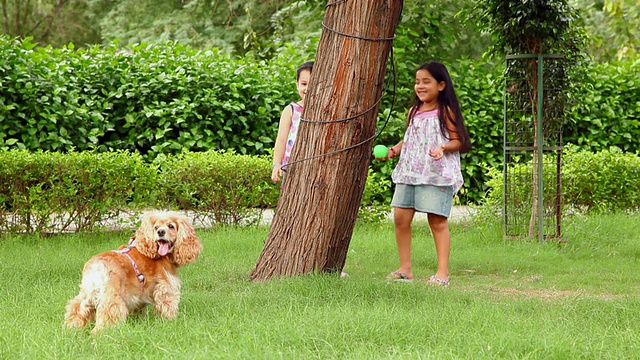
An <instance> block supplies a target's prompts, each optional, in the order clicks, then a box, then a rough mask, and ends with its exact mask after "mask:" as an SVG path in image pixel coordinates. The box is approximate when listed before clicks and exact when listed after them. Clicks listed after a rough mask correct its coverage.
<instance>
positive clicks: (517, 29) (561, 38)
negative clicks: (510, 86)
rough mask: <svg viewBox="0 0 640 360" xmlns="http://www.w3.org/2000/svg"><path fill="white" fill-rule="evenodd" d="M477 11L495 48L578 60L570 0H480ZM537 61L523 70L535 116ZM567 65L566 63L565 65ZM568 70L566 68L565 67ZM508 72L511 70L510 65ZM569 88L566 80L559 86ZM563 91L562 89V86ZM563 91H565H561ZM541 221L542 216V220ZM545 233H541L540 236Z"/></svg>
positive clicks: (535, 188) (534, 197) (534, 200)
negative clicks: (555, 55) (559, 54)
mask: <svg viewBox="0 0 640 360" xmlns="http://www.w3.org/2000/svg"><path fill="white" fill-rule="evenodd" d="M478 5H480V6H477V7H476V10H475V14H476V18H477V20H478V22H479V26H484V28H485V29H486V30H487V31H489V32H490V33H491V34H492V37H493V40H494V41H495V44H494V47H493V51H494V52H497V51H500V52H501V53H502V52H506V53H511V54H545V53H546V54H549V53H561V54H562V55H564V56H566V58H567V59H569V61H571V60H575V59H576V55H577V54H579V51H580V48H581V46H580V45H581V44H582V36H581V33H580V32H579V31H578V30H576V29H575V28H574V27H573V23H574V22H575V21H576V19H577V18H578V14H577V12H576V10H574V9H573V8H572V7H571V6H570V5H569V4H568V1H567V0H478ZM538 61H542V59H540V58H537V59H536V58H531V59H528V60H526V61H525V62H524V68H523V69H514V70H515V71H523V72H524V74H525V75H524V76H525V81H526V84H525V86H526V89H524V90H525V91H528V100H529V104H530V107H529V108H530V109H531V115H532V119H536V118H537V114H538V111H539V103H538V96H539V95H538V88H539V85H538V76H539V74H538ZM566 65H568V64H565V66H566ZM565 69H566V67H565ZM506 71H507V72H509V71H511V69H510V68H509V67H507V69H506ZM559 86H560V87H565V88H566V87H567V85H566V82H565V83H563V84H560V85H559ZM559 90H561V89H559ZM561 93H562V91H561ZM533 124H534V128H533V134H534V139H533V144H541V141H540V140H542V139H539V131H538V126H540V125H539V124H538V122H537V121H533ZM539 151H542V149H540V148H539V147H538V146H534V147H533V164H532V165H533V173H532V187H531V190H532V191H531V217H530V221H529V236H533V235H534V232H535V220H536V217H535V213H536V209H537V208H538V202H539V201H542V199H539V198H538V197H539V195H538V194H539V186H540V184H539V183H538V181H539V180H538V178H539V177H538V173H537V172H538V167H539V164H538V163H537V161H538V159H539ZM539 220H540V221H542V219H539ZM541 236H542V235H541Z"/></svg>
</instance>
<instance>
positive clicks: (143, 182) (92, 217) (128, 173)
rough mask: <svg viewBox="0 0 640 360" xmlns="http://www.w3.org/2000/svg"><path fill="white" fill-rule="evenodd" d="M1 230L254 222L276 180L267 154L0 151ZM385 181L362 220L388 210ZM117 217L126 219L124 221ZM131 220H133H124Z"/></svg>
mask: <svg viewBox="0 0 640 360" xmlns="http://www.w3.org/2000/svg"><path fill="white" fill-rule="evenodd" d="M0 161H1V162H2V163H3V164H7V166H4V167H2V168H1V169H0V231H2V232H11V233H54V232H68V231H75V232H78V231H91V230H100V229H103V228H104V226H105V221H108V220H112V221H113V220H117V219H120V218H121V217H120V215H122V214H123V213H131V212H134V213H135V212H140V211H143V210H145V209H180V210H187V211H192V214H193V215H194V217H195V218H196V219H197V220H200V221H201V222H202V223H205V224H207V223H209V224H211V225H213V224H214V223H215V224H232V225H240V224H242V225H247V224H248V225H251V224H254V225H255V224H258V223H259V222H260V220H261V215H262V209H265V208H275V207H276V205H277V203H278V200H279V196H280V186H279V185H280V184H279V183H278V184H275V183H273V182H271V179H270V175H271V157H270V156H265V155H263V156H253V155H242V154H236V153H234V152H233V151H213V150H212V151H207V152H197V153H183V154H179V155H175V156H174V155H170V156H163V157H162V159H157V160H156V161H155V163H154V164H149V163H146V162H144V161H143V159H142V157H141V156H140V155H139V154H135V153H130V152H127V151H117V152H105V153H98V152H95V151H88V152H69V153H66V154H62V153H57V152H46V151H38V152H35V153H32V152H30V151H27V150H11V151H0ZM389 188H390V181H389V180H386V181H382V182H378V181H376V180H375V179H374V177H371V176H370V177H369V178H368V179H367V184H366V187H365V191H364V196H363V199H362V206H361V209H360V212H359V219H360V220H361V221H376V220H380V219H381V218H383V217H384V214H385V213H386V212H387V211H388V210H389V205H388V203H384V204H383V203H379V202H377V201H376V200H375V198H376V197H379V196H380V195H381V194H382V193H384V192H387V191H388V190H389ZM122 219H123V220H122V221H127V219H126V218H122ZM124 225H131V224H124Z"/></svg>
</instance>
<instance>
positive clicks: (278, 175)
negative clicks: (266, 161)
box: [271, 164, 282, 182]
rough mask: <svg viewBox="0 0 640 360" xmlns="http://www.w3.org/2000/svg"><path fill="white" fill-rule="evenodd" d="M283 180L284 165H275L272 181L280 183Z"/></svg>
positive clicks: (272, 171)
mask: <svg viewBox="0 0 640 360" xmlns="http://www.w3.org/2000/svg"><path fill="white" fill-rule="evenodd" d="M281 178H282V165H278V164H273V168H272V169H271V181H273V182H278V181H280V179H281Z"/></svg>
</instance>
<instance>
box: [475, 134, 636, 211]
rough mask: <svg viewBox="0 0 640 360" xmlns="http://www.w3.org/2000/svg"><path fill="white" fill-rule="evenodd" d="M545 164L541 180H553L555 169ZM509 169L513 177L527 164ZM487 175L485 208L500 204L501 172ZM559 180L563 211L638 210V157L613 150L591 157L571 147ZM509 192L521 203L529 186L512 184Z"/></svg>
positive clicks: (546, 162)
mask: <svg viewBox="0 0 640 360" xmlns="http://www.w3.org/2000/svg"><path fill="white" fill-rule="evenodd" d="M547 164H550V165H549V166H545V168H544V177H545V178H550V177H554V176H555V171H556V168H555V165H553V164H552V162H548V161H545V165H547ZM513 166H514V169H513V173H524V171H519V170H518V169H516V168H515V167H520V168H523V169H524V168H531V163H529V164H514V165H513ZM487 175H488V178H489V180H488V181H487V186H489V187H490V188H491V190H490V192H489V193H488V196H487V199H488V201H487V204H491V205H499V204H502V189H503V175H502V171H501V169H497V168H490V169H489V170H488V172H487ZM529 175H530V173H529ZM525 178H528V179H530V178H531V177H530V176H529V177H525ZM561 180H562V193H563V204H564V206H565V207H571V208H575V209H581V210H585V211H602V212H615V211H637V210H638V209H640V193H639V192H638V191H637V190H638V184H640V155H639V154H636V155H633V154H630V153H624V152H622V151H621V150H620V149H618V148H615V147H612V148H611V149H608V150H602V151H599V152H596V153H594V152H591V151H588V150H581V149H580V148H578V147H577V146H575V145H567V146H566V147H565V148H564V151H563V155H562V170H561ZM551 190H553V191H555V189H551ZM551 190H550V191H551ZM511 191H512V192H514V193H516V194H520V198H521V199H523V201H524V200H525V199H527V198H528V197H530V193H531V183H530V182H523V183H520V184H513V186H512V189H511ZM545 191H546V189H545ZM515 197H516V198H517V196H515Z"/></svg>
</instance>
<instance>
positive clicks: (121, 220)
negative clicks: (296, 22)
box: [67, 206, 475, 232]
mask: <svg viewBox="0 0 640 360" xmlns="http://www.w3.org/2000/svg"><path fill="white" fill-rule="evenodd" d="M156 211H158V210H146V211H138V212H123V213H121V214H120V215H119V216H118V217H117V218H110V219H104V220H102V222H101V224H100V225H101V226H103V227H104V228H106V229H107V230H110V231H116V230H134V229H135V228H136V225H137V224H138V223H139V220H140V218H141V217H142V216H144V215H146V214H149V213H153V212H156ZM178 212H179V213H182V214H184V215H185V216H187V218H189V219H190V220H191V222H192V223H193V224H194V226H195V227H196V228H209V227H212V226H213V225H214V224H215V221H213V219H210V218H205V217H203V216H198V215H197V214H196V213H194V212H192V211H178ZM474 213H475V209H474V208H472V207H469V206H454V207H453V209H452V210H451V216H450V217H449V220H450V222H452V223H456V222H464V221H468V220H469V219H471V217H472V215H473V214H474ZM273 216H274V211H273V210H272V209H266V210H263V211H262V219H261V221H260V224H261V225H269V224H271V221H272V220H273ZM388 219H389V221H392V219H393V215H392V213H389V214H388ZM415 220H416V221H427V214H423V213H416V216H415ZM74 230H75V227H74V225H73V224H72V225H71V226H70V227H69V228H68V229H67V231H70V232H73V231H74Z"/></svg>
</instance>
